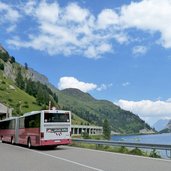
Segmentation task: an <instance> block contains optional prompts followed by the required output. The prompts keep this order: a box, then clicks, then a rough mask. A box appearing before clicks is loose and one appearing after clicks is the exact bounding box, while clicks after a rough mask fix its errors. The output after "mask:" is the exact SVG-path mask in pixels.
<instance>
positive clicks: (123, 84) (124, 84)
mask: <svg viewBox="0 0 171 171" xmlns="http://www.w3.org/2000/svg"><path fill="white" fill-rule="evenodd" d="M130 84H131V83H130V82H128V81H127V82H124V83H122V86H123V87H126V86H129V85H130Z"/></svg>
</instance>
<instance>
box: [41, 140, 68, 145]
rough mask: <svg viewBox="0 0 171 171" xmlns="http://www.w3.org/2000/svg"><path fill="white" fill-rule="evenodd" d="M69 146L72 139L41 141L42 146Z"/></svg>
mask: <svg viewBox="0 0 171 171" xmlns="http://www.w3.org/2000/svg"><path fill="white" fill-rule="evenodd" d="M68 144H71V139H61V140H41V146H53V145H68Z"/></svg>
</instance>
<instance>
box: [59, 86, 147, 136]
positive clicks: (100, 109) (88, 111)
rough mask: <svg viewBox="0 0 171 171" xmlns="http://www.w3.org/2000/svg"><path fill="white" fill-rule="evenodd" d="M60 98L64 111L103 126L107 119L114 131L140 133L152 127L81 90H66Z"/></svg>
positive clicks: (60, 94)
mask: <svg viewBox="0 0 171 171" xmlns="http://www.w3.org/2000/svg"><path fill="white" fill-rule="evenodd" d="M58 96H59V104H60V105H61V106H62V107H63V108H64V109H70V110H71V111H73V112H74V113H76V114H77V115H78V116H80V117H81V118H83V119H86V120H87V121H89V122H90V123H92V124H96V125H102V123H103V121H104V119H105V118H107V119H108V120H109V122H110V125H111V128H112V130H113V131H118V132H122V133H139V130H141V129H144V128H146V129H150V126H149V125H147V124H146V123H145V122H144V121H143V120H141V119H140V118H139V117H138V116H137V115H134V114H133V113H131V112H129V111H125V110H122V109H121V108H120V107H118V106H116V105H114V104H113V103H112V102H109V101H107V100H96V99H94V98H93V97H92V96H90V95H89V94H87V93H83V92H81V91H80V90H77V89H65V90H63V91H60V92H59V94H58Z"/></svg>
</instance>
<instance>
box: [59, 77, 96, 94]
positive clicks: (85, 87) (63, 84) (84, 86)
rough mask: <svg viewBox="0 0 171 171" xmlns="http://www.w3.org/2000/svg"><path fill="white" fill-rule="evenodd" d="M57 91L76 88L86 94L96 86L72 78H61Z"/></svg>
mask: <svg viewBox="0 0 171 171" xmlns="http://www.w3.org/2000/svg"><path fill="white" fill-rule="evenodd" d="M58 88H59V90H63V89H66V88H77V89H79V90H81V91H83V92H88V91H91V90H94V89H96V88H97V85H96V84H93V83H85V82H82V81H79V80H78V79H76V78H74V77H61V78H60V80H59V83H58Z"/></svg>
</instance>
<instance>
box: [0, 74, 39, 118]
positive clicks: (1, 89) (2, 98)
mask: <svg viewBox="0 0 171 171" xmlns="http://www.w3.org/2000/svg"><path fill="white" fill-rule="evenodd" d="M0 102H1V103H3V104H5V105H7V106H9V107H12V108H13V114H14V115H17V114H22V113H25V112H29V111H33V110H40V109H41V107H40V106H38V105H37V104H36V100H35V98H34V97H32V96H30V95H28V94H27V93H25V92H24V91H22V90H20V89H19V88H18V87H16V86H15V84H14V83H13V81H11V80H9V79H7V78H5V77H3V73H2V71H0Z"/></svg>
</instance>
